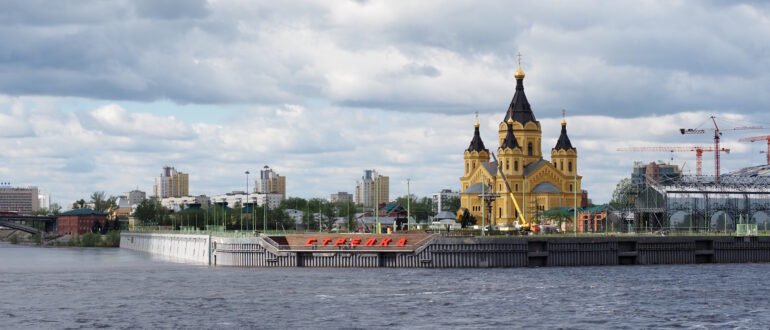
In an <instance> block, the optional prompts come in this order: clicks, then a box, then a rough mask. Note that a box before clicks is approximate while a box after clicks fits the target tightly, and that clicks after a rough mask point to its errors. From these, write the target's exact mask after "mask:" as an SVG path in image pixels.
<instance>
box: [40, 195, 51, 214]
mask: <svg viewBox="0 0 770 330" xmlns="http://www.w3.org/2000/svg"><path fill="white" fill-rule="evenodd" d="M37 204H38V207H40V208H41V209H46V210H49V211H50V210H51V194H49V193H46V192H42V191H39V192H38V193H37Z"/></svg>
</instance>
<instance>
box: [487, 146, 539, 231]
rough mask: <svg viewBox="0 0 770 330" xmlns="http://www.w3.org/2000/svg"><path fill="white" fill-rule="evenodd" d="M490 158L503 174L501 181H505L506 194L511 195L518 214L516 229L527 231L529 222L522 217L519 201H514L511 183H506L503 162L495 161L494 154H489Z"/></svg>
mask: <svg viewBox="0 0 770 330" xmlns="http://www.w3.org/2000/svg"><path fill="white" fill-rule="evenodd" d="M491 155H492V158H493V159H494V160H495V163H497V171H498V172H500V175H502V176H503V182H505V188H506V189H508V196H510V197H511V201H513V207H515V208H516V213H517V214H518V218H519V221H518V222H519V225H518V226H516V229H519V230H522V231H529V227H530V226H529V223H528V222H527V220H526V219H524V215H523V214H522V213H521V209H520V208H519V203H517V202H516V196H514V195H513V189H511V184H510V183H508V178H507V177H505V173H504V172H503V164H502V163H500V162H498V161H497V157H495V154H491Z"/></svg>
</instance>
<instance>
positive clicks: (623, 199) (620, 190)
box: [610, 178, 639, 209]
mask: <svg viewBox="0 0 770 330" xmlns="http://www.w3.org/2000/svg"><path fill="white" fill-rule="evenodd" d="M638 194H639V188H638V187H637V185H635V184H633V183H632V182H631V179H630V178H625V179H623V180H620V182H618V184H617V185H616V186H615V191H614V192H612V200H611V201H610V205H611V206H612V207H614V208H616V209H623V208H627V207H630V206H632V205H634V203H635V202H636V196H637V195H638Z"/></svg>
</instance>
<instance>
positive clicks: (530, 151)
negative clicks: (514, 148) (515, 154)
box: [527, 142, 532, 156]
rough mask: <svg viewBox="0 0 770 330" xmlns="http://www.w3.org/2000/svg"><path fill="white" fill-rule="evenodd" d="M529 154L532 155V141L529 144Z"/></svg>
mask: <svg viewBox="0 0 770 330" xmlns="http://www.w3.org/2000/svg"><path fill="white" fill-rule="evenodd" d="M527 155H530V156H532V142H530V143H528V144H527Z"/></svg>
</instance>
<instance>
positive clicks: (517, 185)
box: [513, 183, 519, 191]
mask: <svg viewBox="0 0 770 330" xmlns="http://www.w3.org/2000/svg"><path fill="white" fill-rule="evenodd" d="M513 187H514V190H516V191H519V184H518V183H517V184H515V185H513Z"/></svg>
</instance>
